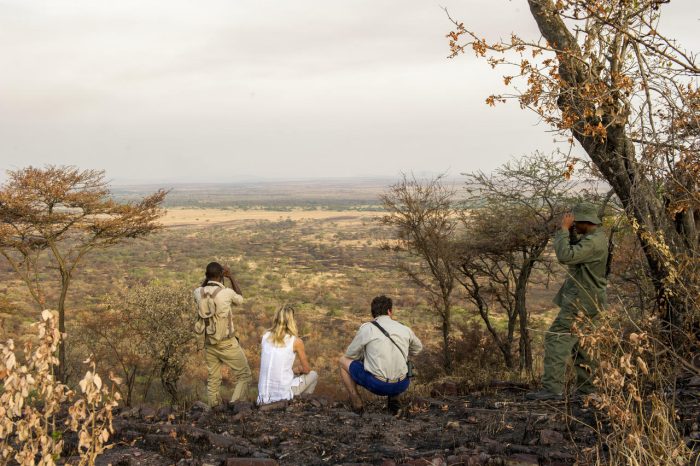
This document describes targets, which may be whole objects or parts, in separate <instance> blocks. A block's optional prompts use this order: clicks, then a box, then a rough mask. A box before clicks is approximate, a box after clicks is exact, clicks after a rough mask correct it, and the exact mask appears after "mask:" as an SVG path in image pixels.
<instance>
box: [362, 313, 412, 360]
mask: <svg viewBox="0 0 700 466" xmlns="http://www.w3.org/2000/svg"><path fill="white" fill-rule="evenodd" d="M371 323H372V325H374V326H375V327H377V328H378V329H379V331H381V332H382V333H383V334H384V336H385V337H387V338H388V339H389V340H391V342H392V343H393V344H394V346H396V347H397V348H398V349H399V352H400V353H401V356H403V358H404V360H406V361H407V362H408V358H407V357H406V354H405V353H404V352H403V350H402V349H401V347H400V346H399V345H398V344H397V343H396V342H395V341H394V339H393V338H391V335H389V332H387V331H386V330H384V327H382V326H381V325H379V323H378V322H377V321H376V320H373V321H372V322H371Z"/></svg>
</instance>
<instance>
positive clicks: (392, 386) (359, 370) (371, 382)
mask: <svg viewBox="0 0 700 466" xmlns="http://www.w3.org/2000/svg"><path fill="white" fill-rule="evenodd" d="M350 377H351V378H352V380H354V381H355V383H356V384H357V385H360V386H362V387H365V388H366V389H367V390H369V391H370V392H372V393H374V394H375V395H379V396H397V395H400V394H401V393H403V392H405V391H406V390H407V389H408V385H409V384H410V383H411V379H409V378H408V377H406V378H405V379H403V380H402V381H400V382H394V383H389V382H382V381H381V380H379V379H378V378H376V377H375V376H374V375H373V374H372V373H371V372H367V371H366V370H365V366H364V364H363V363H362V361H353V362H351V363H350Z"/></svg>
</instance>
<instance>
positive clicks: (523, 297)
mask: <svg viewBox="0 0 700 466" xmlns="http://www.w3.org/2000/svg"><path fill="white" fill-rule="evenodd" d="M560 160H561V157H560V155H559V154H558V153H554V154H551V155H547V154H542V153H539V152H536V153H534V154H532V155H531V156H527V157H521V158H519V159H516V160H514V161H512V162H509V163H506V164H505V165H503V166H502V167H500V168H498V169H496V170H495V171H494V172H493V173H491V174H485V173H483V172H476V173H472V174H467V192H468V196H467V198H466V202H467V203H468V205H470V206H471V207H472V208H470V209H467V210H464V211H463V212H462V215H461V221H462V223H463V225H464V229H463V231H464V234H463V238H462V239H461V240H460V242H459V247H458V248H457V249H456V255H455V261H456V264H457V269H458V270H459V274H458V278H457V279H458V281H459V283H460V284H461V285H462V286H463V287H464V289H465V291H466V296H467V299H469V301H471V302H472V303H473V304H474V305H475V306H476V308H477V310H478V312H479V315H480V317H481V318H482V320H483V321H484V323H485V324H486V327H487V329H488V331H489V333H490V334H491V335H492V337H493V339H494V342H495V343H496V345H497V346H498V347H499V348H500V350H501V352H502V353H503V357H504V361H505V364H506V366H507V367H509V368H512V367H514V361H513V358H512V344H513V340H514V334H515V330H516V326H517V330H518V333H519V356H520V357H519V368H520V369H521V370H523V369H524V370H526V371H527V372H528V373H531V372H532V363H533V358H532V348H531V338H530V331H529V325H530V318H529V309H528V306H527V291H528V287H529V285H530V284H531V282H532V280H533V272H534V271H535V270H536V268H538V267H539V268H540V269H541V271H542V272H544V277H545V278H547V277H548V276H549V274H550V273H551V267H550V266H551V263H550V260H549V256H547V255H546V254H545V252H546V248H547V245H548V244H549V241H550V238H551V237H552V233H553V232H554V230H555V229H556V226H557V224H558V220H559V218H560V216H561V214H562V213H563V212H564V210H565V209H566V208H567V207H570V206H571V204H572V203H573V202H575V200H576V199H577V198H580V197H582V196H583V195H584V194H585V193H586V191H587V189H586V187H585V186H584V185H583V183H581V182H579V181H574V180H567V179H566V178H565V177H563V176H562V174H561V162H560ZM494 307H495V308H496V309H498V310H501V311H503V312H505V314H506V316H507V320H508V324H507V330H506V334H505V335H501V334H499V332H498V331H497V330H496V328H495V327H494V325H493V323H492V322H491V311H492V310H493V309H494Z"/></svg>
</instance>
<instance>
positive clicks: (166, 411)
mask: <svg viewBox="0 0 700 466" xmlns="http://www.w3.org/2000/svg"><path fill="white" fill-rule="evenodd" d="M173 413H174V410H173V408H172V406H163V407H162V408H160V409H159V410H158V411H157V412H156V417H157V418H158V419H160V420H162V421H166V420H168V418H169V417H170V416H171V415H172V414H173Z"/></svg>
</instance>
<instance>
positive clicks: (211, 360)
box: [204, 338, 253, 406]
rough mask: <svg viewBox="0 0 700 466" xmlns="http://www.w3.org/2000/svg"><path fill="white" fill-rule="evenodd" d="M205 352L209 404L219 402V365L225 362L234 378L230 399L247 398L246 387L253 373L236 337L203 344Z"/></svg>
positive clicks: (247, 387)
mask: <svg viewBox="0 0 700 466" xmlns="http://www.w3.org/2000/svg"><path fill="white" fill-rule="evenodd" d="M204 351H205V353H206V361H207V370H208V372H209V376H208V378H207V396H208V399H209V406H216V405H218V404H219V401H220V397H219V389H220V388H221V365H222V364H226V365H227V366H228V367H230V368H231V372H232V373H233V376H234V377H235V378H236V387H235V388H234V390H233V396H231V401H232V402H233V401H238V400H247V399H248V398H249V393H248V389H249V387H250V384H251V382H252V381H253V375H252V373H251V371H250V366H249V365H248V359H246V357H245V353H244V352H243V349H242V348H241V345H239V344H238V340H237V339H236V338H229V339H228V340H223V341H220V342H218V343H216V344H206V345H204Z"/></svg>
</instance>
